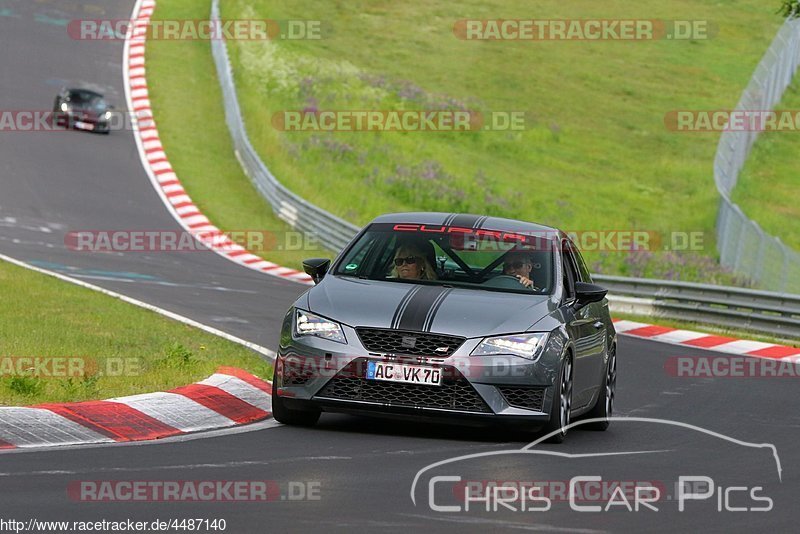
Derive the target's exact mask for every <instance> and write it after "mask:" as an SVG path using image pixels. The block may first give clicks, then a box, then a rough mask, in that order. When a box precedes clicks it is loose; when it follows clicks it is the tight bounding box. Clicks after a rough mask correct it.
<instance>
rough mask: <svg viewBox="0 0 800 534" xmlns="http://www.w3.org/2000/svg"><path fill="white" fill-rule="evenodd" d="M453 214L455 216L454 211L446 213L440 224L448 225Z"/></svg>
mask: <svg viewBox="0 0 800 534" xmlns="http://www.w3.org/2000/svg"><path fill="white" fill-rule="evenodd" d="M455 216H456V214H455V213H451V214H450V215H448V216H447V217H445V218H444V221H442V225H443V226H450V221H452V220H453V217H455Z"/></svg>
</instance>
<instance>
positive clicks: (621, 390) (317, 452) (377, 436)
mask: <svg viewBox="0 0 800 534" xmlns="http://www.w3.org/2000/svg"><path fill="white" fill-rule="evenodd" d="M86 6H91V7H92V8H94V10H93V11H91V12H87V10H86ZM131 8H132V2H106V3H98V4H83V3H78V2H72V1H67V0H58V1H37V2H29V1H17V2H14V1H6V2H4V3H2V4H0V41H1V42H2V48H3V54H1V55H0V73H1V74H0V109H2V110H47V109H49V108H50V106H51V105H52V100H53V97H54V95H55V93H56V92H57V90H58V89H59V87H60V86H61V85H65V84H93V85H95V86H97V87H98V89H100V90H102V91H103V92H105V93H106V94H107V95H108V96H109V97H110V99H111V100H112V102H113V103H115V104H116V105H117V106H118V107H124V103H123V102H124V97H123V95H124V93H123V88H122V66H121V60H122V43H119V42H102V43H100V42H77V41H72V40H70V39H69V37H68V36H67V33H66V28H65V26H64V21H66V20H69V19H73V18H80V17H93V18H100V17H102V18H123V19H124V18H127V17H128V16H129V14H130V11H131ZM101 10H102V11H101ZM87 229H93V230H113V229H137V230H142V229H161V230H179V229H180V228H179V226H178V224H177V223H176V222H175V221H174V220H173V219H172V218H171V216H170V215H169V214H168V213H167V210H166V209H165V208H164V207H163V206H162V204H161V202H160V200H159V198H158V196H157V195H156V193H155V192H154V191H153V189H152V187H151V185H150V182H149V180H148V179H147V176H146V175H145V173H144V171H143V170H142V168H141V165H140V162H139V158H138V155H137V152H136V147H135V144H134V140H133V137H132V135H131V134H130V133H129V132H114V133H112V135H110V136H99V135H91V134H85V133H81V132H41V133H12V132H0V252H2V253H3V254H7V255H9V256H12V257H15V258H17V259H20V260H23V261H26V262H30V263H32V264H35V265H39V266H44V267H47V268H50V269H53V270H56V271H59V272H64V273H66V274H70V275H71V276H75V277H78V278H81V279H85V280H87V281H90V282H92V283H94V284H96V285H99V286H102V287H105V288H108V289H112V290H114V291H118V292H120V293H124V294H126V295H129V296H131V297H134V298H137V299H140V300H143V301H146V302H148V303H151V304H154V305H157V306H161V307H163V308H166V309H168V310H170V311H173V312H176V313H180V314H182V315H186V316H188V317H191V318H192V319H195V320H197V321H200V322H203V323H205V324H208V325H210V326H214V327H216V328H219V329H221V330H224V331H227V332H230V333H231V334H233V335H236V336H239V337H242V338H244V339H247V340H249V341H252V342H255V343H258V344H261V345H264V346H267V347H271V348H274V347H275V345H276V341H277V337H278V328H279V321H280V319H281V317H282V316H283V314H284V312H285V310H286V307H287V306H288V305H289V303H290V302H291V301H292V300H293V299H294V298H295V297H296V296H297V295H299V294H300V293H301V292H302V291H303V290H304V287H303V286H301V285H299V284H295V283H292V282H287V281H283V280H280V279H277V278H274V277H269V276H265V275H261V274H258V273H255V272H252V271H250V270H248V269H245V268H242V267H239V266H237V265H234V264H233V263H231V262H229V261H227V260H225V259H223V258H221V257H219V256H217V255H215V254H213V253H210V252H209V253H176V254H169V253H154V254H150V255H142V254H122V255H119V254H90V253H85V252H74V251H71V250H68V249H67V248H66V247H65V246H64V235H65V232H67V231H70V230H87ZM676 355H689V356H691V355H697V356H714V355H715V354H714V353H712V352H708V351H701V350H691V349H686V348H677V347H673V346H670V345H665V344H659V343H654V342H648V341H645V340H638V339H632V338H624V337H623V338H621V339H620V346H619V377H618V397H617V398H618V404H617V415H620V416H628V417H639V418H657V419H665V420H671V421H677V422H681V423H684V424H687V425H695V426H697V427H701V428H703V429H707V430H709V431H713V432H716V433H719V434H721V435H725V436H730V437H731V438H735V439H736V440H740V441H741V442H749V443H757V444H760V443H771V444H774V446H775V447H776V450H777V454H778V457H779V459H780V464H781V466H782V473H781V474H782V478H781V479H780V480H779V478H778V470H777V465H776V461H775V457H774V456H773V454H772V451H771V450H770V449H767V448H763V447H762V448H757V447H749V446H746V445H745V444H744V443H734V442H732V441H729V440H726V439H723V438H721V437H719V436H711V435H709V434H707V433H703V432H700V431H698V430H696V429H692V428H687V427H678V426H673V425H667V424H663V423H657V422H642V421H637V422H619V421H615V422H614V423H613V425H612V427H611V428H610V429H609V431H607V432H605V433H598V432H591V431H586V430H577V429H576V430H573V431H572V432H571V434H570V436H569V437H568V439H567V441H566V442H565V443H564V444H562V445H539V446H536V447H534V448H533V449H532V450H535V451H540V452H548V451H549V452H558V453H565V454H570V455H578V456H571V457H566V456H553V455H546V454H519V453H516V454H511V453H508V454H501V455H491V456H486V457H478V458H472V459H464V460H461V461H457V462H453V463H449V464H447V465H443V466H440V467H438V468H435V469H433V470H430V471H425V472H423V473H422V474H421V476H420V477H419V480H418V483H417V486H416V491H415V493H414V496H415V499H416V504H415V503H414V502H413V501H412V498H411V489H412V483H413V482H414V480H415V476H416V475H417V473H418V471H420V470H421V469H424V468H426V466H428V465H429V464H432V463H434V462H440V461H443V460H447V459H448V458H453V457H458V456H462V455H470V454H478V453H489V452H492V451H498V450H517V451H518V450H519V449H520V448H522V447H523V446H525V445H526V444H527V442H528V441H530V439H532V438H531V437H530V436H528V435H525V434H514V433H509V432H505V431H499V430H495V429H474V428H464V427H453V426H448V425H444V424H442V423H438V422H432V423H420V422H410V421H394V420H375V419H361V418H357V417H351V416H345V415H328V414H326V415H324V416H323V418H322V419H321V421H320V424H319V425H318V426H317V427H316V428H314V429H302V428H292V427H285V426H280V425H261V426H257V427H254V428H253V429H252V431H248V432H240V433H221V434H215V435H214V436H213V437H203V438H202V439H194V440H185V441H165V442H161V443H154V444H142V445H131V446H108V447H92V448H73V449H66V450H51V451H33V452H11V453H5V454H2V455H0V519H2V520H8V519H15V520H20V521H27V520H29V519H31V518H36V519H38V520H61V521H100V520H104V519H105V520H109V521H113V520H126V519H132V520H138V521H152V520H154V519H162V520H168V519H181V518H202V519H209V520H212V519H225V520H226V521H227V531H228V532H264V531H272V530H275V531H318V530H326V531H328V530H334V531H339V530H341V531H354V530H379V529H380V530H382V531H407V530H408V529H417V528H418V529H430V530H434V529H435V530H447V531H486V530H487V529H491V530H496V529H500V528H504V529H513V530H544V531H557V530H561V529H565V530H581V531H586V532H603V531H632V530H642V529H646V530H652V531H670V532H674V531H700V530H705V531H720V532H721V531H725V532H731V531H751V530H755V529H764V528H769V529H771V530H776V531H789V530H790V529H791V530H796V529H797V525H796V523H797V515H796V513H795V510H796V506H795V501H796V495H797V494H798V492H797V490H798V489H800V486H799V485H798V483H799V482H800V480H799V479H798V476H797V466H798V465H800V452H798V450H800V449H798V447H797V446H796V444H797V439H798V436H800V432H799V430H800V416H799V415H798V411H797V409H796V407H797V403H796V398H797V395H796V392H797V387H796V384H797V382H796V379H791V378H782V379H774V378H773V379H770V378H761V379H732V378H713V379H712V378H696V379H688V378H676V377H672V376H669V374H668V373H667V372H666V371H665V369H664V366H665V363H666V362H667V359H668V358H669V357H670V356H676ZM633 452H636V453H637V454H631V453H633ZM433 475H446V476H460V477H461V478H462V480H503V481H509V480H519V481H549V483H550V486H549V487H552V488H555V487H558V486H559V484H561V483H567V482H568V481H569V480H570V479H571V478H572V477H575V476H586V475H599V476H601V477H602V479H603V480H604V481H607V482H608V483H613V482H614V481H624V482H629V481H639V482H640V483H642V482H643V481H648V482H650V483H652V484H651V485H653V486H657V487H659V488H660V489H661V490H663V491H662V499H661V500H660V501H658V502H656V503H653V504H655V505H656V507H657V508H658V509H659V510H658V511H657V512H656V511H653V510H651V509H649V508H647V507H645V506H641V507H640V509H639V511H635V510H634V511H628V510H627V508H626V507H624V506H613V507H612V508H611V509H610V510H609V511H608V512H604V511H601V512H578V511H575V510H573V509H572V508H571V507H570V506H569V503H567V502H565V501H564V500H563V499H561V498H559V497H558V494H557V493H552V494H550V497H552V499H551V508H550V509H549V510H548V511H526V512H522V511H512V510H509V509H507V508H504V507H503V506H502V505H501V504H497V509H496V510H495V509H494V508H493V507H491V508H490V510H489V511H486V510H485V508H484V509H482V508H481V507H482V506H485V504H484V503H481V502H474V503H472V505H471V507H470V510H469V511H463V507H464V504H463V501H459V499H458V498H457V495H458V493H456V492H455V490H454V489H453V485H452V483H442V482H440V483H438V484H434V485H433V487H434V489H435V492H434V496H433V501H434V504H437V505H442V504H447V505H451V506H454V505H455V506H461V508H462V511H461V512H440V511H434V510H433V509H432V507H431V506H430V499H429V492H428V490H429V487H431V484H430V482H431V477H432V476H433ZM680 476H709V477H711V478H712V479H713V480H714V483H715V488H714V492H713V496H712V497H711V498H709V499H706V500H703V501H699V500H697V501H689V502H686V503H685V504H686V509H685V511H683V512H680V511H679V504H678V502H677V499H676V497H677V493H676V491H675V488H674V484H675V483H676V482H677V481H678V479H679V477H680ZM87 480H91V481H175V480H193V481H252V480H269V481H275V482H276V483H277V484H278V486H279V487H280V488H281V494H282V496H284V497H286V496H288V490H287V487H288V484H289V483H290V482H300V483H310V484H311V485H312V486H315V485H316V486H318V488H319V490H318V495H319V499H304V500H298V501H294V500H292V499H285V500H284V499H281V498H277V497H276V499H275V500H274V501H273V502H269V503H264V502H233V503H231V502H180V503H164V502H80V501H76V500H74V499H73V498H71V497H70V496H69V495H68V493H67V488H68V486H69V484H70V483H74V482H75V481H87ZM448 484H450V485H448ZM610 485H611V486H612V487H613V484H610ZM756 486H760V487H761V488H762V489H761V490H754V495H755V496H768V497H769V498H770V499H772V501H773V506H772V510H771V511H769V512H752V511H751V512H745V511H719V510H718V509H719V508H720V507H721V508H723V510H725V506H726V500H725V491H724V490H725V488H738V487H746V488H748V490H746V492H741V491H738V490H731V491H729V492H728V497H729V499H728V501H727V506H729V507H745V508H748V507H762V506H764V504H765V503H764V502H763V501H758V500H755V499H754V498H753V496H752V495H750V494H749V491H750V489H751V488H753V487H756ZM294 487H295V488H297V487H299V485H295V486H294ZM556 491H557V490H556ZM698 491H700V489H698ZM627 495H628V497H630V495H629V494H627ZM667 497H669V498H667ZM501 498H502V495H501ZM720 498H721V499H722V500H721V501H720V500H718V499H720ZM608 500H609V498H608V495H606V496H603V497H597V496H596V495H594V497H592V496H589V498H588V500H585V501H578V502H576V503H575V504H577V505H597V504H599V505H601V506H605V505H606V503H607V502H608ZM630 500H631V502H632V499H630ZM494 502H495V503H497V501H496V500H495V501H494ZM720 502H722V504H720ZM528 504H529V505H530V506H531V507H533V506H538V505H541V504H542V501H538V502H533V503H528ZM511 506H512V507H514V508H516V509H517V510H519V509H520V508H522V506H523V503H522V502H520V501H519V500H517V501H515V502H513V503H512V504H511Z"/></svg>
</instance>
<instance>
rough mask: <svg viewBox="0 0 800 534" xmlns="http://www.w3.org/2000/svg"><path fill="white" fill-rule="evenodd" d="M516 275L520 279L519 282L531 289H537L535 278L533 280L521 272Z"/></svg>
mask: <svg viewBox="0 0 800 534" xmlns="http://www.w3.org/2000/svg"><path fill="white" fill-rule="evenodd" d="M514 276H515V277H516V278H517V280H519V283H520V284H522V285H523V286H525V287H528V288H531V289H536V288H535V287H534V285H533V280H531V279H530V278H528V277H526V276H522V275H521V274H516V275H514Z"/></svg>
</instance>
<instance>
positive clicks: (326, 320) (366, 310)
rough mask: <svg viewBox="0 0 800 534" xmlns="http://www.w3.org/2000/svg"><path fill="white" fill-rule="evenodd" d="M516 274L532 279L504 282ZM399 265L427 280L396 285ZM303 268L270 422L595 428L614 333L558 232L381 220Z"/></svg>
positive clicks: (418, 217) (612, 380)
mask: <svg viewBox="0 0 800 534" xmlns="http://www.w3.org/2000/svg"><path fill="white" fill-rule="evenodd" d="M408 251H414V252H408ZM409 264H411V265H409ZM515 266H516V267H520V266H523V267H525V268H526V269H528V270H529V277H530V280H532V281H533V283H531V284H530V285H529V286H525V285H523V283H522V282H521V278H520V277H519V276H512V275H510V274H508V273H509V269H513V268H515ZM411 267H413V269H415V270H414V272H415V273H425V272H426V270H427V274H425V275H424V276H423V274H419V276H418V277H414V278H409V277H407V271H406V270H407V269H408V268H411ZM304 268H305V270H306V272H307V273H308V274H309V275H311V276H312V278H314V281H315V282H316V285H315V286H314V287H312V288H311V289H309V290H308V291H307V292H305V293H304V294H303V295H301V296H300V297H299V298H298V299H297V301H296V302H295V303H294V304H293V305H292V307H291V308H290V309H289V311H288V313H287V314H286V316H285V318H284V321H283V328H282V333H281V342H280V347H279V352H278V356H277V360H276V364H275V374H274V382H273V412H274V417H275V419H276V420H278V421H279V422H282V423H287V424H300V425H313V424H314V423H316V421H317V420H318V418H319V416H320V413H321V412H322V411H331V412H346V413H355V414H376V413H377V414H400V415H409V416H423V417H426V418H427V417H443V418H445V419H449V420H452V421H457V420H462V421H464V422H488V423H493V422H507V423H512V424H513V425H516V426H517V427H518V428H522V429H526V430H531V431H544V432H546V433H552V434H553V436H552V438H551V441H556V442H560V441H562V440H563V439H564V437H565V435H566V430H567V429H566V427H567V425H568V424H569V423H570V420H571V419H572V418H576V417H582V416H583V417H587V418H597V421H595V422H593V423H590V422H587V425H586V426H589V427H594V428H596V429H600V430H605V428H606V427H607V426H608V423H609V421H608V418H609V417H610V416H611V414H612V410H613V403H614V395H615V387H616V356H615V355H616V332H615V330H614V326H613V323H612V322H611V318H610V315H609V310H608V301H607V299H606V298H605V295H606V290H605V289H604V288H602V287H599V286H597V285H594V284H593V283H592V279H591V277H590V275H589V272H588V270H587V268H586V265H585V264H584V261H583V259H582V258H581V255H580V253H579V252H578V250H577V249H576V248H575V247H574V245H573V244H572V242H571V241H570V239H569V237H568V236H567V235H566V234H565V233H563V232H561V231H559V230H557V229H555V228H549V227H546V226H540V225H536V224H532V223H526V222H521V221H514V220H509V219H502V218H495V217H481V216H476V215H456V214H446V213H401V214H391V215H384V216H381V217H378V218H377V219H375V220H373V221H372V222H371V223H370V224H368V225H367V226H366V227H365V228H364V229H363V230H362V231H361V232H360V233H359V234H358V236H356V238H354V240H353V241H352V242H351V243H350V244H349V245H348V246H347V247H346V248H345V250H344V251H343V252H342V253H341V254H340V255H339V256H338V258H337V259H336V260H335V261H334V262H333V263H331V261H330V260H328V259H312V260H306V261H305V262H304ZM404 269H406V270H404ZM417 269H418V270H417ZM404 273H405V274H406V276H404Z"/></svg>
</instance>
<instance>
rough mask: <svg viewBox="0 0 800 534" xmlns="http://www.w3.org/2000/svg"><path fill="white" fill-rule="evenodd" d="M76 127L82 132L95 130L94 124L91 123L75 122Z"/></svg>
mask: <svg viewBox="0 0 800 534" xmlns="http://www.w3.org/2000/svg"><path fill="white" fill-rule="evenodd" d="M75 127H76V128H80V129H81V130H94V124H92V123H89V122H81V121H75Z"/></svg>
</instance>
